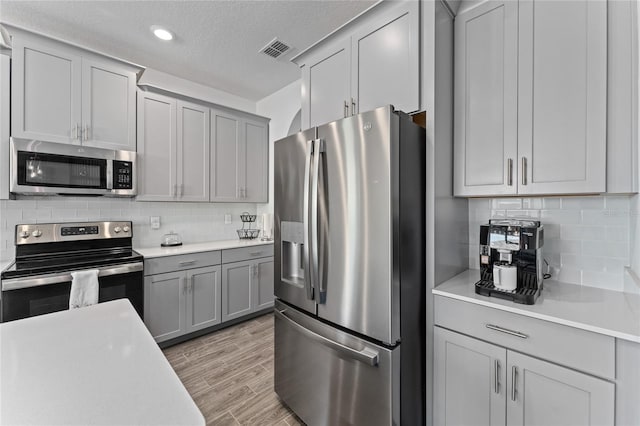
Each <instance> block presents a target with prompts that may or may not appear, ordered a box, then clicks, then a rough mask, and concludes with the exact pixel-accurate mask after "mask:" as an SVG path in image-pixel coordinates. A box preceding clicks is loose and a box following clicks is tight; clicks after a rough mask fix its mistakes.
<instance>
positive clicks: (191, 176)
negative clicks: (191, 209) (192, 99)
mask: <svg viewBox="0 0 640 426" xmlns="http://www.w3.org/2000/svg"><path fill="white" fill-rule="evenodd" d="M177 105H178V123H177V124H178V126H177V127H178V143H177V146H178V150H177V151H178V155H177V158H176V161H177V163H178V199H179V200H180V201H209V149H210V148H209V137H210V132H209V108H206V107H203V106H200V105H196V104H191V103H187V102H182V101H179V102H178V104H177Z"/></svg>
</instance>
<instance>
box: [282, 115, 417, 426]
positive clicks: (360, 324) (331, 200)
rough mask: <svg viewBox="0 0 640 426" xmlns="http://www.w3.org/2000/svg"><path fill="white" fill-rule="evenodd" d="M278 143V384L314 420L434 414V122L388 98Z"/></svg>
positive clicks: (354, 421)
mask: <svg viewBox="0 0 640 426" xmlns="http://www.w3.org/2000/svg"><path fill="white" fill-rule="evenodd" d="M274 155H275V160H274V161H275V217H274V227H275V265H276V267H275V294H276V297H277V300H276V305H275V306H276V308H275V390H276V392H277V394H278V395H279V396H280V398H281V399H282V401H284V402H285V403H286V404H287V405H288V406H289V407H290V408H291V409H292V410H293V411H294V412H295V413H296V414H297V415H298V416H299V417H300V418H301V419H302V420H303V421H304V422H305V423H306V424H308V425H329V424H330V425H392V424H393V425H399V424H407V425H409V424H410V425H420V424H424V422H425V407H424V402H425V357H426V354H425V339H426V336H425V318H426V316H425V311H424V309H425V308H424V306H425V297H426V295H425V288H426V285H425V266H424V265H425V249H424V244H425V242H424V241H425V132H424V129H422V128H420V127H419V126H417V125H415V124H414V123H413V122H412V121H411V119H410V117H408V116H407V115H406V114H404V113H401V112H397V111H394V109H393V107H392V106H387V107H383V108H379V109H376V110H373V111H370V112H366V113H362V114H359V115H356V116H353V117H349V118H345V119H342V120H339V121H335V122H332V123H328V124H326V125H323V126H320V127H317V128H312V129H309V130H306V131H303V132H300V133H298V134H295V135H293V136H290V137H287V138H285V139H281V140H279V141H276V142H275V148H274Z"/></svg>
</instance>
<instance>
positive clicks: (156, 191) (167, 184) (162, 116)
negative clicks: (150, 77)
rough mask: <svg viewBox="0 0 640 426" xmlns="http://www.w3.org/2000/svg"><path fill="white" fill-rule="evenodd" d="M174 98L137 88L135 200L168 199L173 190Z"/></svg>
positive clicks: (174, 187) (175, 192)
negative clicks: (136, 184)
mask: <svg viewBox="0 0 640 426" xmlns="http://www.w3.org/2000/svg"><path fill="white" fill-rule="evenodd" d="M176 153H177V144H176V101H175V99H172V98H169V97H167V96H162V95H157V94H155V93H148V92H138V197H137V200H139V201H172V200H174V199H175V197H176V194H177V167H178V161H177V159H176Z"/></svg>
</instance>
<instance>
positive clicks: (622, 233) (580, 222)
mask: <svg viewBox="0 0 640 426" xmlns="http://www.w3.org/2000/svg"><path fill="white" fill-rule="evenodd" d="M635 198H637V196H635ZM632 201H633V199H632V198H631V197H629V196H590V197H549V198H495V199H471V200H469V267H470V268H473V269H477V268H479V259H478V245H479V233H480V225H481V224H483V223H487V220H488V219H489V218H504V217H523V218H533V219H535V220H540V221H541V222H542V224H543V225H544V233H545V234H544V238H545V241H544V247H543V253H544V257H545V259H547V261H548V262H549V264H550V265H551V267H552V279H556V280H560V281H563V282H568V283H573V284H581V285H586V286H592V287H600V288H606V289H611V290H617V291H622V290H623V288H624V280H625V277H624V276H625V267H626V266H628V265H629V264H630V261H631V246H632V239H631V222H632V220H631V219H632V216H633V215H632V212H631V205H632ZM634 220H636V221H637V219H634ZM634 241H635V240H634ZM638 290H639V291H638V292H640V288H639V289H638Z"/></svg>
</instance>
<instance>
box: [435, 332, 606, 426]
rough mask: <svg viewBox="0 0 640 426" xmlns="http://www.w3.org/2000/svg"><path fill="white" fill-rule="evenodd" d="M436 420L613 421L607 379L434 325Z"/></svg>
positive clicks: (481, 422) (521, 425)
mask: <svg viewBox="0 0 640 426" xmlns="http://www.w3.org/2000/svg"><path fill="white" fill-rule="evenodd" d="M434 365H435V371H434V380H435V382H434V389H435V396H434V410H435V412H434V424H437V425H443V426H444V425H451V426H453V425H487V426H489V425H491V426H496V425H509V426H512V425H514V426H515V425H517V426H526V425H613V424H614V412H615V402H614V388H615V385H614V384H613V383H612V382H609V381H607V380H603V379H599V378H597V377H594V376H591V375H588V374H584V373H581V372H578V371H575V370H572V369H569V368H566V367H562V366H560V365H557V364H554V363H551V362H547V361H542V360H540V359H537V358H534V357H531V356H528V355H525V354H521V353H518V352H515V351H512V350H509V349H506V348H503V347H501V346H497V345H493V344H490V343H486V342H483V341H481V340H477V339H474V338H471V337H468V336H465V335H463V334H460V333H456V332H453V331H449V330H446V329H444V328H441V327H435V359H434Z"/></svg>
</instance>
